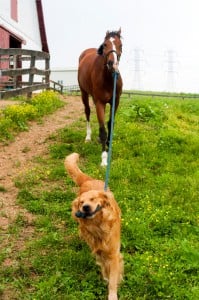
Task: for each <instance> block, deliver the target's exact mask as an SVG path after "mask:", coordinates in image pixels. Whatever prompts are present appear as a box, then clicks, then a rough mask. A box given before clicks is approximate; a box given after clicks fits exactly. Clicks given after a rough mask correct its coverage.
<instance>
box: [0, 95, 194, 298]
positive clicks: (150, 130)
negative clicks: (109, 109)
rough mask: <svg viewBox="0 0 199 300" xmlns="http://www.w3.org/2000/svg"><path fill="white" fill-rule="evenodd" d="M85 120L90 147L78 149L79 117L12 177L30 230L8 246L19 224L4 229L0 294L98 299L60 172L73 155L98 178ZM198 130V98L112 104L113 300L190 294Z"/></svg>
mask: <svg viewBox="0 0 199 300" xmlns="http://www.w3.org/2000/svg"><path fill="white" fill-rule="evenodd" d="M92 123H93V141H92V143H89V144H88V143H86V144H85V143H84V138H85V127H86V125H85V121H84V116H82V117H80V119H79V120H78V121H77V122H75V123H73V125H71V126H69V127H66V128H65V129H63V130H61V131H59V132H58V134H56V135H53V136H51V138H50V139H49V141H48V142H49V154H48V156H45V157H35V158H34V161H33V164H32V167H31V168H30V169H29V170H27V171H26V172H24V173H21V174H19V175H18V177H17V178H16V179H15V184H16V186H17V187H18V188H19V195H18V199H17V201H18V202H19V203H20V205H22V206H24V207H26V208H27V209H28V210H29V211H30V212H32V213H33V214H34V215H35V216H36V220H35V222H34V224H33V226H34V229H35V231H34V234H33V236H32V239H31V240H30V241H28V242H27V243H26V244H25V246H24V247H23V248H22V249H20V250H17V249H16V248H17V247H16V244H15V240H17V238H18V239H19V238H20V235H21V232H22V231H23V229H24V228H25V227H27V226H28V224H27V223H26V222H25V220H24V219H23V218H22V217H21V216H19V217H18V219H17V221H16V223H15V224H14V225H13V226H12V227H11V228H10V230H9V235H10V239H9V245H8V246H7V247H6V248H5V249H4V250H3V251H2V253H1V254H0V262H1V267H0V297H1V293H2V295H3V292H4V291H5V290H6V291H7V293H8V292H9V293H10V295H12V296H13V295H14V297H13V298H11V299H20V300H21V299H24V300H25V299H26V300H27V299H31V300H33V299H36V300H39V299H45V300H48V299H49V300H54V299H60V300H62V299H66V300H77V299H78V300H83V299H84V300H85V299H89V300H98V299H99V300H102V299H103V300H104V299H106V284H105V283H104V282H103V281H102V279H101V276H100V272H99V269H98V267H97V266H96V265H95V260H94V258H93V257H92V256H91V254H90V250H89V249H88V247H87V246H86V244H85V243H84V242H83V241H81V240H80V239H79V237H78V232H77V225H76V223H75V222H74V221H73V220H72V218H71V208H70V205H71V201H72V200H73V199H74V197H75V195H76V193H75V192H76V189H75V187H74V184H73V182H72V181H71V179H70V178H69V177H67V175H66V173H65V170H64V166H63V161H64V158H65V156H66V155H68V154H69V153H71V152H74V151H75V152H78V153H80V156H81V161H80V166H81V169H82V170H83V171H85V172H86V173H88V174H89V175H91V176H93V177H95V178H100V179H104V176H105V170H104V169H102V168H100V167H99V164H100V150H101V147H100V145H99V144H98V142H97V135H98V125H97V122H96V117H95V116H94V115H92ZM198 128H199V101H198V100H184V101H182V100H178V99H175V100H173V99H167V98H162V99H161V98H156V99H151V98H148V97H147V96H146V97H141V98H140V97H138V96H136V97H134V98H133V99H128V98H122V100H121V105H120V108H119V111H118V113H117V116H116V123H115V130H114V140H113V155H112V162H111V172H110V180H109V186H110V188H111V190H112V191H113V192H114V195H115V198H116V199H117V201H118V203H119V205H120V208H121V210H122V249H121V251H122V253H123V255H124V261H125V278H124V281H123V283H122V284H121V286H120V289H119V298H120V300H133V299H135V300H142V299H147V300H149V299H150V300H157V299H172V300H177V299H179V300H181V299H187V300H196V299H198V298H199V287H198V267H199V243H198V233H199V230H198V199H199V188H198V184H199V171H198V165H199V156H198V153H199V138H198ZM1 239H2V241H3V240H4V239H5V237H3V236H2V237H1ZM6 259H10V260H11V261H12V264H11V265H10V266H9V265H8V266H6V267H5V264H3V262H5V260H6Z"/></svg>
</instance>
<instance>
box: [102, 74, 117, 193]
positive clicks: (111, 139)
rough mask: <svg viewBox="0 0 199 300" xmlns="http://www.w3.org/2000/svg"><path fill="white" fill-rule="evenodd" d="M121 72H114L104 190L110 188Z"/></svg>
mask: <svg viewBox="0 0 199 300" xmlns="http://www.w3.org/2000/svg"><path fill="white" fill-rule="evenodd" d="M118 75H119V72H116V71H115V72H114V79H113V80H114V81H113V103H112V111H111V134H110V141H109V148H108V161H107V167H106V176H105V185H104V191H105V192H106V191H107V188H108V180H109V174H110V168H111V154H112V141H113V128H114V117H115V97H116V83H117V79H118Z"/></svg>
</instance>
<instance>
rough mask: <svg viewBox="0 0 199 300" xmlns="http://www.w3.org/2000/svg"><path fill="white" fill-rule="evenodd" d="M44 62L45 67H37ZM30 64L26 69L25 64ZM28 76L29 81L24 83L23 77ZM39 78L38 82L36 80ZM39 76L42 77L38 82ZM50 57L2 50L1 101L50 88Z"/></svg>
mask: <svg viewBox="0 0 199 300" xmlns="http://www.w3.org/2000/svg"><path fill="white" fill-rule="evenodd" d="M38 60H40V61H44V67H43V69H42V68H38V67H36V62H37V61H38ZM24 62H27V63H28V62H29V67H26V68H24V67H23V63H24ZM23 75H28V81H22V76H23ZM35 75H36V76H37V78H36V79H37V82H36V80H35ZM38 76H42V77H41V80H40V81H39V82H38ZM49 77H50V55H49V53H46V52H41V51H34V50H27V49H17V48H8V49H0V99H2V98H9V97H14V96H17V95H20V94H27V96H28V97H31V95H32V92H33V91H36V90H42V89H47V88H49Z"/></svg>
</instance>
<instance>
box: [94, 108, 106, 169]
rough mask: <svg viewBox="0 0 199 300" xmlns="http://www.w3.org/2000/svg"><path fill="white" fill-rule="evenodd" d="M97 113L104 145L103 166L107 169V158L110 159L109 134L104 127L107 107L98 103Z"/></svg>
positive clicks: (100, 137) (101, 139) (100, 138)
mask: <svg viewBox="0 0 199 300" xmlns="http://www.w3.org/2000/svg"><path fill="white" fill-rule="evenodd" d="M96 112H97V118H98V122H99V140H100V143H101V144H102V156H101V159H102V161H101V166H103V167H105V166H107V158H108V153H107V151H106V142H107V132H106V128H105V125H104V118H105V105H104V104H102V103H97V104H96Z"/></svg>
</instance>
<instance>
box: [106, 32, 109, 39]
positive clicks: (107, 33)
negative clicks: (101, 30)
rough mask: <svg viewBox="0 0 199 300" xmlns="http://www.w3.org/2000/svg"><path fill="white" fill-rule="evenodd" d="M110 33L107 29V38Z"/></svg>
mask: <svg viewBox="0 0 199 300" xmlns="http://www.w3.org/2000/svg"><path fill="white" fill-rule="evenodd" d="M109 33H110V32H109V30H107V32H106V38H107V36H108V35H109Z"/></svg>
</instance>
